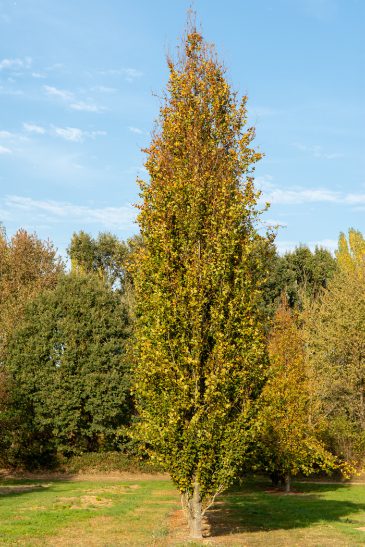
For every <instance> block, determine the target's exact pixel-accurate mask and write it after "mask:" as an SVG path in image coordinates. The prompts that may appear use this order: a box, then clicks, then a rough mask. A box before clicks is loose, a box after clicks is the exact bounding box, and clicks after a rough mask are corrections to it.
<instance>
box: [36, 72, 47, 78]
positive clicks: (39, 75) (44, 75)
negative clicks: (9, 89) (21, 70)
mask: <svg viewBox="0 0 365 547" xmlns="http://www.w3.org/2000/svg"><path fill="white" fill-rule="evenodd" d="M32 76H33V78H47V76H46V74H42V73H41V72H32Z"/></svg>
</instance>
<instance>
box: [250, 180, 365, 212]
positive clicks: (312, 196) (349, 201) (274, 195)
mask: <svg viewBox="0 0 365 547" xmlns="http://www.w3.org/2000/svg"><path fill="white" fill-rule="evenodd" d="M256 183H257V186H258V188H259V189H260V190H261V192H262V195H261V201H268V202H269V203H271V204H275V205H276V204H280V205H301V204H304V203H333V204H341V205H349V206H353V205H365V193H363V192H359V193H354V192H348V193H346V192H341V191H335V190H330V189H329V188H303V187H291V188H282V187H280V186H278V185H276V184H274V182H273V179H272V178H271V177H270V176H267V175H266V176H263V177H258V178H257V180H256Z"/></svg>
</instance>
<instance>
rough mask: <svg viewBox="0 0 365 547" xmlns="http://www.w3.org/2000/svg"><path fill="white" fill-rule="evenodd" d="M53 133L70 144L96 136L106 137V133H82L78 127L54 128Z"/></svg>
mask: <svg viewBox="0 0 365 547" xmlns="http://www.w3.org/2000/svg"><path fill="white" fill-rule="evenodd" d="M53 132H54V134H55V135H57V136H58V137H61V138H62V139H65V140H66V141H72V142H83V141H84V140H85V138H91V139H94V138H95V137H98V136H104V135H106V131H83V130H82V129H80V128H78V127H55V126H53Z"/></svg>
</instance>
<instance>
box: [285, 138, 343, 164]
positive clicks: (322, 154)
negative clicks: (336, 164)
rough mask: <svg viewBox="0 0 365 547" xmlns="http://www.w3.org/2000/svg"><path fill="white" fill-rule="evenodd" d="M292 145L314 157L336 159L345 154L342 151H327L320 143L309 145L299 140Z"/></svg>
mask: <svg viewBox="0 0 365 547" xmlns="http://www.w3.org/2000/svg"><path fill="white" fill-rule="evenodd" d="M292 146H293V147H294V148H296V149H297V150H300V151H301V152H305V153H308V154H310V155H311V156H312V157H314V158H318V159H325V160H335V159H338V158H343V156H344V154H343V153H341V152H326V151H324V150H323V147H322V146H320V145H313V146H308V145H306V144H302V143H299V142H293V144H292Z"/></svg>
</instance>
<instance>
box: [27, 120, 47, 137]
mask: <svg viewBox="0 0 365 547" xmlns="http://www.w3.org/2000/svg"><path fill="white" fill-rule="evenodd" d="M23 128H24V130H25V131H26V132H27V133H36V134H37V135H44V134H45V132H46V129H45V128H44V127H42V126H41V125H36V124H34V123H23Z"/></svg>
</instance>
